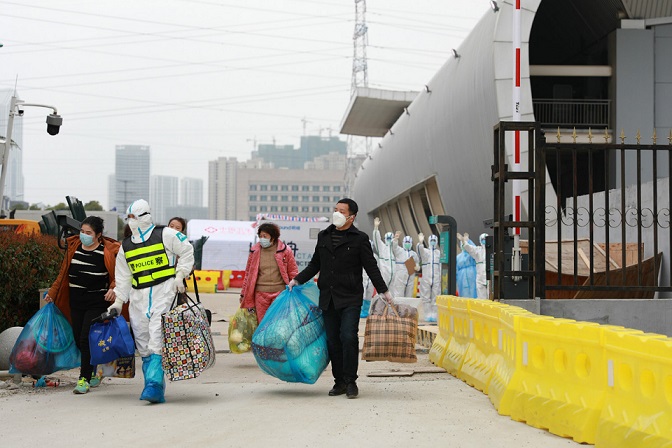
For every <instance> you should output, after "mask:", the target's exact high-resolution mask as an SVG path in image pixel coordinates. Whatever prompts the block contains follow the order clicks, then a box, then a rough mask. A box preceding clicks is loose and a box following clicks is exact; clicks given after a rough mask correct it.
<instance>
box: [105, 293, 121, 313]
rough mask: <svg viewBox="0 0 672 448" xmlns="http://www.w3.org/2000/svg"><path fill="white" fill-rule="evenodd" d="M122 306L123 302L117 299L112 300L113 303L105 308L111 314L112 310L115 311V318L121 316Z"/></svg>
mask: <svg viewBox="0 0 672 448" xmlns="http://www.w3.org/2000/svg"><path fill="white" fill-rule="evenodd" d="M123 306H124V301H123V300H121V299H120V298H119V297H117V298H116V299H114V303H113V304H112V305H110V306H108V307H107V312H108V313H109V312H111V311H112V310H113V309H114V310H117V316H121V308H122V307H123Z"/></svg>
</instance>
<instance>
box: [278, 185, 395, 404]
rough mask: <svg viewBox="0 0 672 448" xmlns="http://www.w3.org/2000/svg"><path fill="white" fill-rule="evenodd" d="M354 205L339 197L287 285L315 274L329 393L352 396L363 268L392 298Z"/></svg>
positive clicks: (299, 281)
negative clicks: (307, 259)
mask: <svg viewBox="0 0 672 448" xmlns="http://www.w3.org/2000/svg"><path fill="white" fill-rule="evenodd" d="M357 210H358V207H357V203H356V202H355V201H353V200H352V199H348V198H345V199H341V200H340V201H338V203H337V204H336V207H335V208H334V215H333V221H332V222H333V224H332V225H330V226H329V227H327V228H326V229H324V230H323V231H321V232H320V233H319V235H318V236H317V244H316V245H315V253H314V254H313V258H312V259H311V260H310V262H309V263H308V266H306V268H305V269H304V270H303V271H301V272H299V275H297V276H296V277H295V278H294V279H293V280H292V281H291V282H290V283H289V287H290V289H291V288H292V287H293V286H294V285H297V284H303V283H305V282H307V281H309V280H311V279H312V278H313V277H315V275H317V274H318V272H319V274H320V276H319V278H318V280H317V286H318V288H319V289H320V308H321V309H322V313H323V316H324V326H325V329H326V332H327V347H328V349H329V357H330V358H331V371H332V374H333V375H334V382H335V384H334V387H333V388H332V389H331V390H330V391H329V395H330V396H335V395H342V394H346V396H347V397H348V398H355V397H357V395H358V394H359V390H358V388H357V383H356V381H357V364H358V361H359V338H358V336H357V333H358V331H359V313H360V310H361V308H362V301H363V296H364V285H363V283H362V268H364V269H365V270H366V273H367V274H368V275H369V278H371V281H372V282H373V285H374V286H375V287H376V290H377V291H378V293H380V294H384V296H385V299H386V300H387V301H389V302H391V301H392V296H391V295H390V293H389V292H388V288H387V285H386V284H385V281H384V280H383V277H382V276H381V275H380V271H379V270H378V265H377V263H376V260H375V258H373V250H372V249H371V243H369V237H368V235H367V234H366V233H364V232H362V231H360V230H358V229H357V228H356V227H355V226H354V225H353V222H354V220H355V216H357Z"/></svg>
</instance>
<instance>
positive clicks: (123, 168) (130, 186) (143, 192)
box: [110, 145, 153, 212]
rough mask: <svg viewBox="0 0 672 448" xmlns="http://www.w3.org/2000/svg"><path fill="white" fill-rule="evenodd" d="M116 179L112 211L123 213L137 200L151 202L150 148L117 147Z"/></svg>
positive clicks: (134, 146)
mask: <svg viewBox="0 0 672 448" xmlns="http://www.w3.org/2000/svg"><path fill="white" fill-rule="evenodd" d="M114 177H115V185H114V187H115V188H114V191H115V193H114V196H112V197H113V198H114V200H113V201H112V202H111V203H110V209H113V208H114V207H116V208H117V211H120V212H121V211H124V210H126V208H127V207H128V206H129V205H130V203H131V202H132V201H135V200H137V199H144V200H146V201H149V146H141V145H117V146H116V160H115V170H114ZM150 206H153V204H151V203H150Z"/></svg>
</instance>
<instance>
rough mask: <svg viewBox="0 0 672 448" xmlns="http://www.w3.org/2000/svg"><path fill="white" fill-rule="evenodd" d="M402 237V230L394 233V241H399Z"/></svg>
mask: <svg viewBox="0 0 672 448" xmlns="http://www.w3.org/2000/svg"><path fill="white" fill-rule="evenodd" d="M400 236H401V230H397V231H396V232H394V239H395V240H399V237H400Z"/></svg>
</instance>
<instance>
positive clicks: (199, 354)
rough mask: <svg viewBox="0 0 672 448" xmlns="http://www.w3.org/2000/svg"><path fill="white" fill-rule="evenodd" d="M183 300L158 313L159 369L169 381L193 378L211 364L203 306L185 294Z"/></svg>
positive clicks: (212, 347)
mask: <svg viewBox="0 0 672 448" xmlns="http://www.w3.org/2000/svg"><path fill="white" fill-rule="evenodd" d="M187 299H188V300H187V302H186V303H183V304H182V305H178V306H175V302H174V303H173V308H172V309H171V310H170V311H169V312H167V313H165V314H164V315H163V316H161V321H162V325H163V370H164V371H165V372H166V375H167V376H168V378H169V379H170V381H179V380H187V379H190V378H196V377H197V376H199V375H200V374H201V373H202V372H203V371H204V370H205V369H208V368H210V367H212V366H213V365H214V364H215V345H214V343H213V341H212V333H211V332H210V326H209V325H208V319H207V315H206V312H205V308H203V305H202V304H201V303H200V301H199V302H194V301H193V299H191V297H189V296H187Z"/></svg>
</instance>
